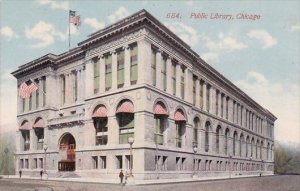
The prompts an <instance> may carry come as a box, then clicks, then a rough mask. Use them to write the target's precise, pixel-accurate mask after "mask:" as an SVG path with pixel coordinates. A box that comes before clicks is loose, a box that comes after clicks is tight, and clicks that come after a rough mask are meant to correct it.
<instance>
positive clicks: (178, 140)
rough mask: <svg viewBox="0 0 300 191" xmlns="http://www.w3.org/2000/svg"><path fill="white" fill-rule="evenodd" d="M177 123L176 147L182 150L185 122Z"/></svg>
mask: <svg viewBox="0 0 300 191" xmlns="http://www.w3.org/2000/svg"><path fill="white" fill-rule="evenodd" d="M175 123H176V147H179V148H181V147H182V146H183V137H184V134H185V122H183V121H178V122H175Z"/></svg>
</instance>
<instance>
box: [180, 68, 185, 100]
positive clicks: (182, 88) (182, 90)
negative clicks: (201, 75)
mask: <svg viewBox="0 0 300 191" xmlns="http://www.w3.org/2000/svg"><path fill="white" fill-rule="evenodd" d="M184 71H185V70H184V68H181V77H180V89H181V94H180V95H181V98H182V99H184V85H185V84H184Z"/></svg>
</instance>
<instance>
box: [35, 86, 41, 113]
mask: <svg viewBox="0 0 300 191" xmlns="http://www.w3.org/2000/svg"><path fill="white" fill-rule="evenodd" d="M34 83H35V84H36V86H37V87H38V89H37V90H36V91H35V108H36V109H38V108H39V107H40V86H39V80H34Z"/></svg>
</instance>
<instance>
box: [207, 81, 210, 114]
mask: <svg viewBox="0 0 300 191" xmlns="http://www.w3.org/2000/svg"><path fill="white" fill-rule="evenodd" d="M209 106H210V85H209V84H207V86H206V109H207V111H208V112H209V109H210V108H209Z"/></svg>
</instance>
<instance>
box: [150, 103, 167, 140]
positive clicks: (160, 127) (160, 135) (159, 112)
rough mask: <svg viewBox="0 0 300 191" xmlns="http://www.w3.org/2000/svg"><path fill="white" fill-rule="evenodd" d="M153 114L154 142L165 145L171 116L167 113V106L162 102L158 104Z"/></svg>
mask: <svg viewBox="0 0 300 191" xmlns="http://www.w3.org/2000/svg"><path fill="white" fill-rule="evenodd" d="M153 113H154V119H155V133H154V141H155V143H156V144H159V145H163V144H164V131H165V127H166V122H167V119H168V115H169V114H168V112H167V109H166V106H165V105H164V104H163V103H162V102H158V103H156V105H155V106H154V110H153Z"/></svg>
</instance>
